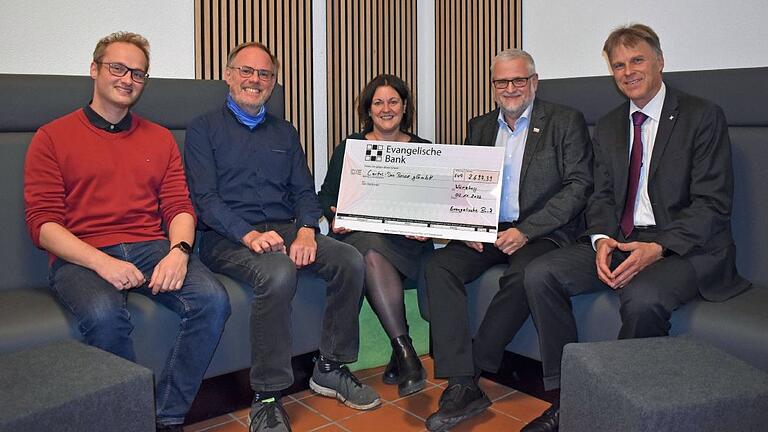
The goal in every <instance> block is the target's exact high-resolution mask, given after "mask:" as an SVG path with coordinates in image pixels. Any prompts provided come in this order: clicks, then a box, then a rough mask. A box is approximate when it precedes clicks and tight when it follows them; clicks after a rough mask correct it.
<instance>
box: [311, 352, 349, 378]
mask: <svg viewBox="0 0 768 432" xmlns="http://www.w3.org/2000/svg"><path fill="white" fill-rule="evenodd" d="M342 366H344V363H342V362H337V361H334V360H329V359H327V358H325V357H324V356H323V355H322V354H320V357H318V358H317V369H318V370H320V372H322V373H328V372H331V371H335V370H337V369H341V367H342Z"/></svg>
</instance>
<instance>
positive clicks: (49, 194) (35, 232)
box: [24, 128, 66, 248]
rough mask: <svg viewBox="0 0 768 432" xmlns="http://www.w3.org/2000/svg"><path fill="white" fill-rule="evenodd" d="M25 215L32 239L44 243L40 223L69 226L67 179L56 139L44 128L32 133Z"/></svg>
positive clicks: (25, 178) (26, 176)
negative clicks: (67, 217) (67, 223)
mask: <svg viewBox="0 0 768 432" xmlns="http://www.w3.org/2000/svg"><path fill="white" fill-rule="evenodd" d="M24 205H25V218H26V222H27V229H28V230H29V235H30V236H31V237H32V242H33V243H34V244H35V246H37V247H38V248H39V247H41V246H40V227H42V226H43V224H45V223H47V222H55V223H58V224H60V225H62V226H65V218H64V215H65V211H66V208H65V205H64V179H63V177H62V175H61V169H60V166H59V162H58V160H57V157H56V151H55V149H54V144H53V140H52V139H51V137H50V136H49V135H48V133H46V131H45V129H44V128H40V129H39V130H38V131H37V132H36V133H35V135H34V136H33V137H32V142H31V143H30V144H29V149H28V150H27V156H26V160H25V162H24Z"/></svg>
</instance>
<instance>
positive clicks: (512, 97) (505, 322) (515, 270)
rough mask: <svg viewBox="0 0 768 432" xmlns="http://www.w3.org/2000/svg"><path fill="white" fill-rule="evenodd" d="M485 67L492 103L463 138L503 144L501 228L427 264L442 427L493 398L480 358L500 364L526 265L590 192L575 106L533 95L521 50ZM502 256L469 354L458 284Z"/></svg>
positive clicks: (576, 225)
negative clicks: (443, 383)
mask: <svg viewBox="0 0 768 432" xmlns="http://www.w3.org/2000/svg"><path fill="white" fill-rule="evenodd" d="M491 75H492V80H493V87H494V97H495V100H496V103H497V104H498V106H499V108H498V109H496V110H494V111H492V112H490V113H488V114H485V115H483V116H480V117H477V118H474V119H472V120H470V122H469V127H468V133H467V138H466V140H465V142H464V144H465V145H483V146H497V147H504V148H505V151H506V153H505V158H504V172H503V180H502V197H501V205H500V209H499V235H498V239H497V240H496V242H495V243H493V244H491V243H488V244H483V243H477V242H462V241H452V242H450V243H449V244H448V245H447V246H446V247H445V248H443V249H440V250H437V251H436V252H435V253H434V254H433V255H432V257H431V259H430V260H429V262H428V263H427V270H426V280H427V292H428V299H429V310H430V321H431V328H432V342H433V350H434V357H435V374H436V375H437V376H440V377H448V380H449V382H448V388H447V389H446V390H445V391H444V392H443V395H442V397H441V398H440V406H439V409H438V411H437V412H436V413H434V414H432V415H431V416H430V417H429V418H428V419H427V429H429V430H430V431H442V430H447V429H449V428H451V427H452V426H454V425H455V424H457V423H459V422H460V421H463V420H465V419H467V418H470V417H473V416H475V415H477V414H479V413H481V412H482V411H483V410H485V409H486V408H487V407H488V406H490V404H491V402H490V401H489V400H488V397H487V396H486V395H485V394H484V393H483V391H482V390H481V389H480V388H479V387H478V385H477V379H478V377H479V369H478V367H482V368H483V369H487V370H492V371H495V370H497V369H498V367H499V364H500V363H501V357H502V354H503V352H504V347H505V346H506V345H507V344H508V343H509V341H510V340H511V339H512V338H513V337H514V335H515V333H516V332H517V330H518V329H519V328H520V326H522V324H523V323H524V322H525V320H526V318H527V317H528V314H529V310H528V305H527V303H526V298H525V291H524V289H523V270H524V269H525V267H526V265H527V264H528V263H529V262H530V261H531V260H532V259H534V258H536V257H538V256H540V255H542V254H544V253H545V252H549V251H551V250H554V249H556V248H558V247H560V246H563V245H566V244H568V243H570V242H571V241H572V240H573V239H574V238H575V235H577V234H578V233H579V231H580V230H581V228H582V226H583V225H582V223H581V220H582V218H581V216H582V211H583V209H584V206H585V204H586V201H587V197H588V196H589V194H590V193H591V191H592V172H591V163H592V154H591V149H590V145H589V132H588V131H587V127H586V124H585V122H584V117H583V116H582V114H581V113H580V112H578V111H576V110H574V109H571V108H568V107H564V106H560V105H555V104H552V103H549V102H546V101H543V100H540V99H536V97H535V96H536V88H537V86H538V76H537V74H536V68H535V64H534V62H533V58H531V56H530V55H529V54H528V53H526V52H525V51H521V50H507V51H504V52H502V53H500V54H499V55H497V56H496V58H495V59H494V60H493V64H492V65H491ZM502 263H503V264H506V265H507V269H506V271H505V272H504V275H503V276H502V277H501V279H500V280H499V287H500V291H499V292H498V294H497V295H496V296H495V297H494V299H493V301H492V302H491V305H490V307H489V309H488V312H487V314H486V316H485V320H484V321H483V324H482V326H481V329H480V331H479V332H478V335H477V337H476V339H475V342H474V350H475V351H476V352H477V355H476V357H475V358H476V360H475V358H473V342H472V335H471V333H470V328H469V321H468V318H467V295H466V290H465V287H464V284H465V283H467V282H470V281H472V280H474V279H476V278H477V277H478V276H480V275H481V274H482V273H483V272H484V271H485V270H487V269H488V268H490V267H491V266H493V265H495V264H502Z"/></svg>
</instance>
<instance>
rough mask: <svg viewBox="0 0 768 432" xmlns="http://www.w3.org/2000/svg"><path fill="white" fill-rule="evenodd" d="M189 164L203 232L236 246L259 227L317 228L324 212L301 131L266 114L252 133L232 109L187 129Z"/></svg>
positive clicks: (188, 171) (211, 114)
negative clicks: (290, 223)
mask: <svg viewBox="0 0 768 432" xmlns="http://www.w3.org/2000/svg"><path fill="white" fill-rule="evenodd" d="M184 164H185V166H186V171H187V178H188V181H189V189H190V192H191V194H192V201H193V202H194V204H195V209H196V210H197V214H198V218H199V220H200V221H201V222H202V223H203V224H204V226H203V228H206V227H207V228H211V229H213V230H215V231H217V232H218V233H220V234H222V235H224V236H226V237H227V238H229V239H230V240H232V241H234V242H240V241H241V240H242V238H243V236H245V235H246V234H247V233H248V232H250V231H252V230H254V226H256V227H255V228H256V229H257V230H258V231H262V230H261V229H258V224H259V223H264V222H278V221H289V220H294V221H295V223H296V225H298V226H302V225H309V226H312V227H317V226H318V221H319V219H320V215H321V213H322V210H321V207H320V202H319V201H318V199H317V195H316V194H315V188H314V181H313V180H312V175H311V174H310V172H309V168H308V167H307V162H306V158H305V156H304V151H303V150H302V148H301V144H300V143H299V136H298V133H297V132H296V129H295V128H294V127H293V126H292V125H291V124H290V123H288V122H287V121H285V120H282V119H279V118H276V117H273V116H271V115H269V114H268V115H267V117H266V119H265V121H264V123H262V124H260V125H259V126H257V127H256V128H255V129H253V130H250V129H249V128H248V127H246V126H244V125H242V124H240V123H239V122H238V121H237V119H236V118H235V117H234V115H233V114H232V113H231V112H230V111H229V109H228V108H227V107H226V106H224V107H223V108H222V109H220V110H217V111H214V112H211V113H208V114H206V115H204V116H202V117H199V118H197V119H195V120H194V121H193V122H192V123H191V124H190V125H189V127H188V128H187V135H186V140H185V143H184Z"/></svg>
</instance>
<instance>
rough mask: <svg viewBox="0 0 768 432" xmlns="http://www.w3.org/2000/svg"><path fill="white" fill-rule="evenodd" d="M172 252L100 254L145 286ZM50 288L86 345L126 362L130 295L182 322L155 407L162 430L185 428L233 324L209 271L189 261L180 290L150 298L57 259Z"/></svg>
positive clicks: (152, 248) (131, 248) (154, 248)
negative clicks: (139, 276) (129, 266)
mask: <svg viewBox="0 0 768 432" xmlns="http://www.w3.org/2000/svg"><path fill="white" fill-rule="evenodd" d="M168 250H169V243H168V241H167V240H154V241H146V242H138V243H121V244H117V245H114V246H108V247H105V248H101V251H102V252H104V253H106V254H108V255H110V256H113V257H115V258H117V259H120V260H124V261H128V262H131V263H133V265H135V266H136V268H138V269H139V271H141V272H142V273H143V274H144V277H145V278H146V280H147V281H149V279H150V277H151V276H152V271H153V270H154V267H155V266H156V265H157V263H158V262H159V261H160V260H161V259H162V258H163V257H165V256H166V255H167V254H168ZM50 285H51V289H52V290H53V292H54V293H55V294H56V296H57V297H58V299H59V301H61V303H63V304H64V305H65V306H66V307H67V308H68V309H69V310H70V311H71V312H72V313H73V314H74V315H75V317H76V318H77V322H78V328H79V330H80V332H81V333H82V334H83V337H84V339H85V342H86V343H87V344H89V345H92V346H95V347H98V348H100V349H103V350H105V351H108V352H111V353H112V354H115V355H117V356H120V357H122V358H124V359H126V360H130V361H136V354H135V353H134V350H133V341H132V340H131V337H130V335H131V331H132V330H133V325H132V324H131V315H130V312H129V311H128V308H127V297H128V295H129V293H138V294H142V295H144V296H147V297H149V298H150V299H152V300H154V301H157V302H159V303H161V304H162V305H163V306H165V307H166V308H168V309H170V310H172V311H173V312H175V313H176V315H178V316H179V317H180V318H181V322H180V323H179V332H178V334H177V335H176V337H175V339H174V343H173V346H172V347H171V350H170V352H169V354H168V358H167V360H166V363H165V367H164V368H163V372H162V373H161V374H160V377H158V378H156V387H157V388H156V407H157V422H158V423H159V424H164V425H171V424H181V423H183V422H184V416H185V415H186V414H187V411H189V408H190V406H191V405H192V401H193V400H194V398H195V395H196V394H197V390H198V388H199V387H200V383H201V381H202V380H203V375H204V373H205V370H206V369H207V368H208V364H209V363H210V361H211V357H212V356H213V352H214V350H215V349H216V346H217V345H218V343H219V338H220V337H221V333H222V331H223V330H224V323H225V322H226V321H227V318H229V312H230V308H229V298H228V297H227V292H226V291H225V290H224V287H223V286H222V285H221V283H220V282H219V281H218V280H217V279H216V278H215V277H214V276H213V274H212V273H211V272H210V270H208V269H207V268H206V267H205V266H204V265H203V264H202V263H201V262H200V260H199V259H198V258H197V257H196V256H195V255H191V256H190V257H189V263H188V264H187V275H186V278H185V279H184V284H183V285H182V287H181V289H180V290H178V291H170V292H165V293H159V294H157V295H152V290H151V289H149V288H148V287H147V284H144V285H142V286H141V287H138V288H134V289H131V290H125V291H118V290H117V289H115V287H113V286H112V285H111V284H110V283H109V282H107V281H105V280H104V279H102V278H101V277H100V276H99V275H98V274H97V273H96V272H94V271H92V270H89V269H87V268H85V267H82V266H79V265H76V264H72V263H70V262H67V261H64V260H61V259H58V260H56V261H55V262H54V263H53V265H52V266H51V271H50Z"/></svg>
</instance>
